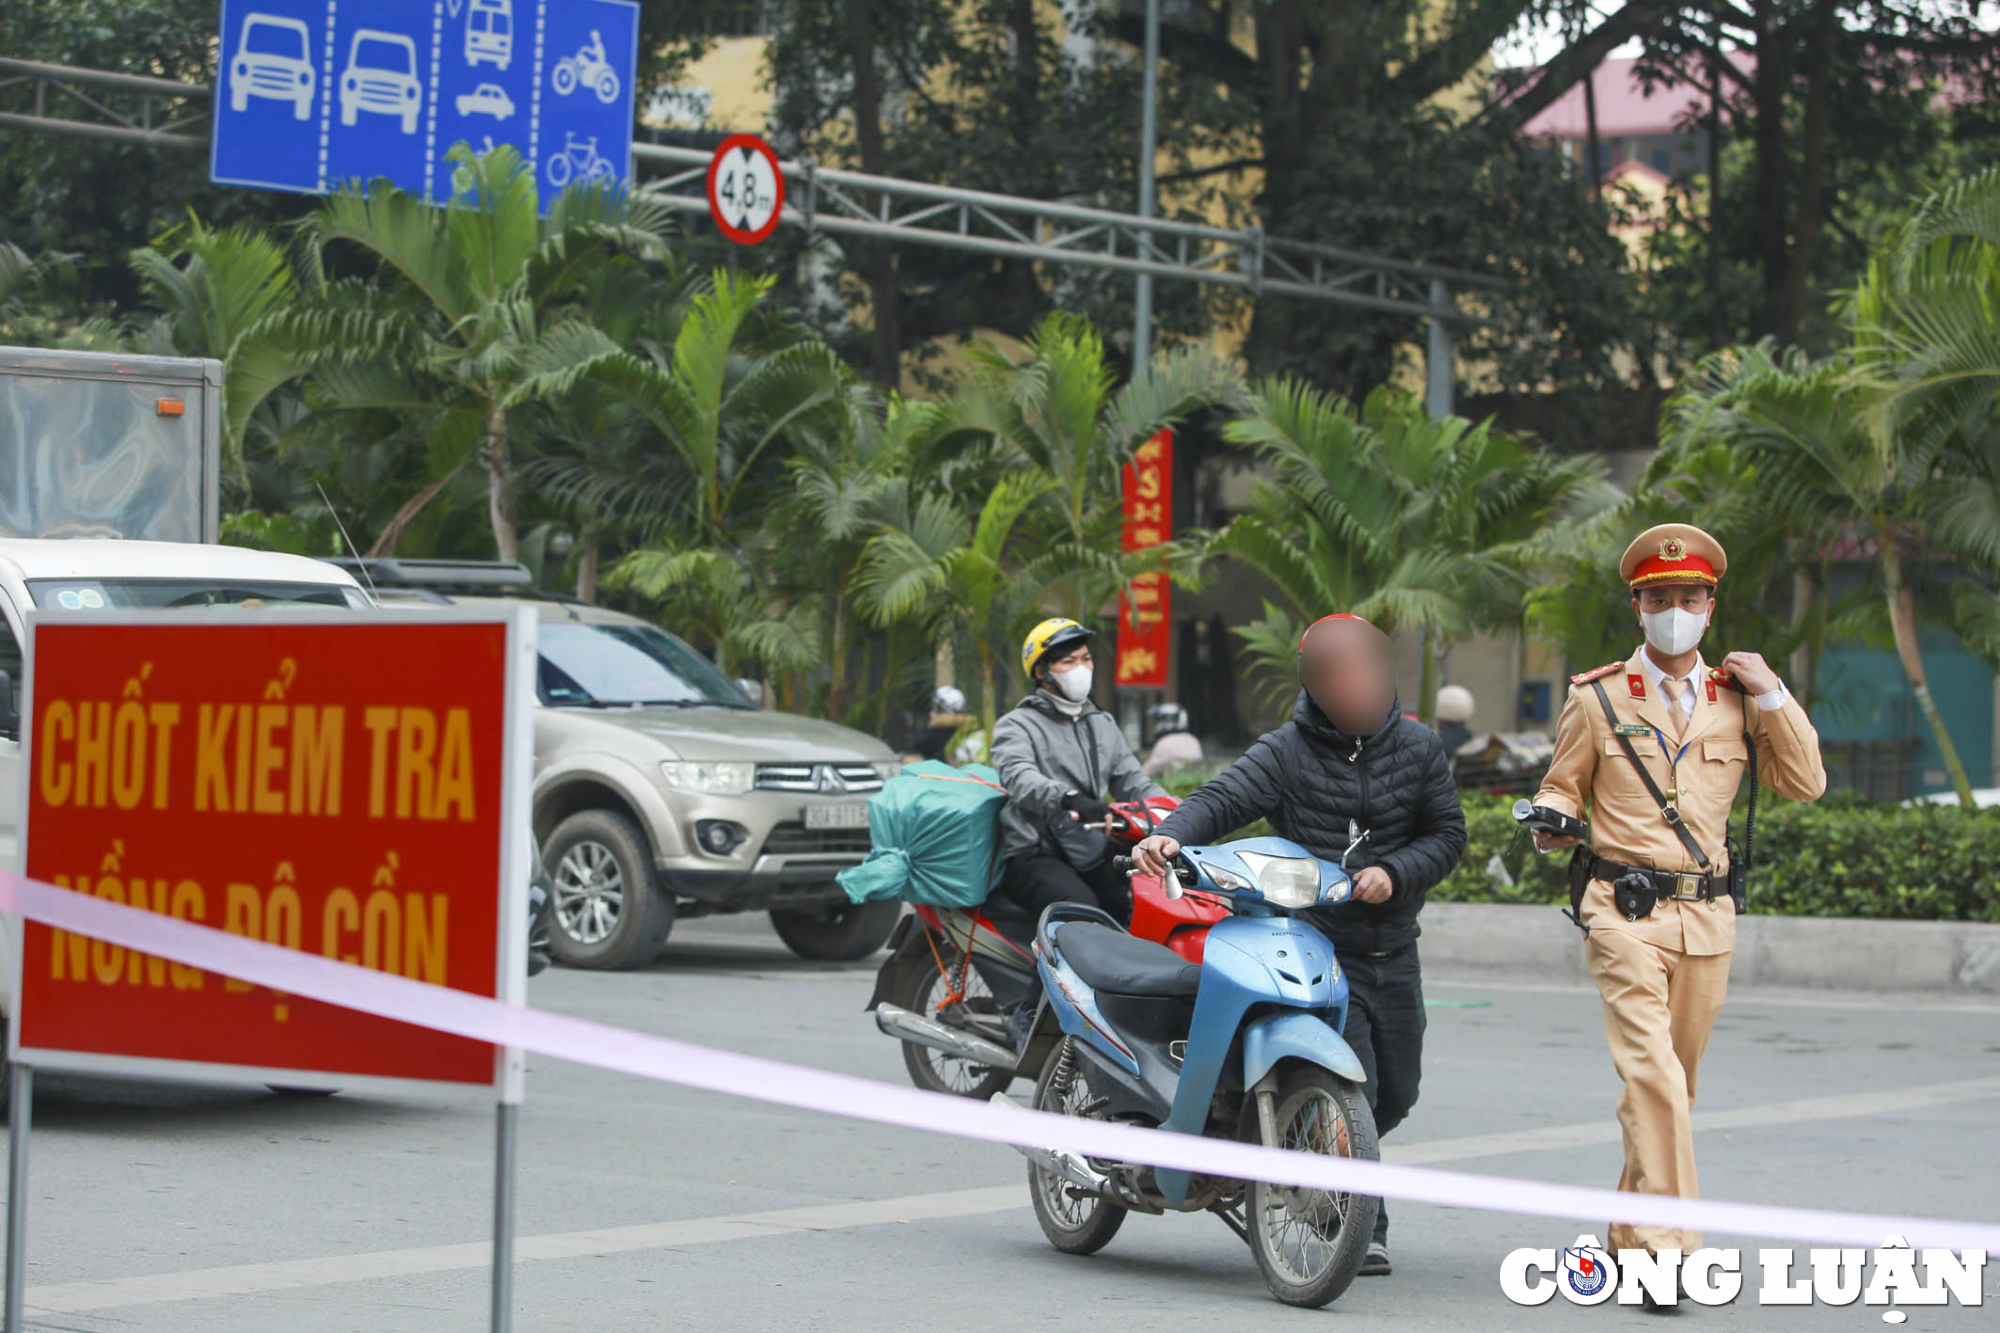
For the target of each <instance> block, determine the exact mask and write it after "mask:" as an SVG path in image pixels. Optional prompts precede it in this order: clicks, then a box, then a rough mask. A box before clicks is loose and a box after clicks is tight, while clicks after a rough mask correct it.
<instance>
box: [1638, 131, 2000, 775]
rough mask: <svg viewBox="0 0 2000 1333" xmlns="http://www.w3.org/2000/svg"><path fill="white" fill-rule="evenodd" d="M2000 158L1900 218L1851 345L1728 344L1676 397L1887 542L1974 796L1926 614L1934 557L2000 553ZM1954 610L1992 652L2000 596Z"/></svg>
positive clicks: (1900, 601) (1979, 557)
mask: <svg viewBox="0 0 2000 1333" xmlns="http://www.w3.org/2000/svg"><path fill="white" fill-rule="evenodd" d="M1996 308H2000V171H1995V170H1988V171H1985V172H1982V173H1980V174H1979V175H1977V176H1973V177H1971V178H1969V179H1967V180H1965V181H1962V182H1960V183H1959V184H1957V185H1954V186H1951V187H1950V188H1947V189H1944V190H1940V191H1937V192H1935V193H1933V194H1932V195H1931V196H1929V197H1928V198H1927V199H1925V200H1924V201H1923V202H1922V203H1921V204H1919V205H1918V206H1917V208H1916V209H1915V210H1913V212H1912V214H1911V216H1910V217H1909V218H1908V219H1907V220H1906V221H1905V222H1904V223H1903V224H1902V225H1901V226H1899V227H1897V228H1894V229H1893V230H1892V231H1891V232H1890V233H1889V235H1888V236H1887V237H1886V238H1885V239H1884V240H1883V242H1882V244H1881V245H1880V246H1879V247H1878V248H1877V250H1876V253H1875V255H1874V256H1873V257H1872V258H1871V259H1870V261H1869V265H1868V268H1867V270H1866V271H1865V272H1864V273H1863V274H1862V275H1861V279H1860V282H1859V283H1858V284H1857V286H1856V288H1855V291H1854V294H1853V296H1852V297H1851V298H1850V300H1849V302H1848V306H1847V313H1848V317H1849V321H1850V326H1851V329H1852V333H1853V344H1852V346H1851V347H1850V348H1849V349H1847V350H1846V351H1845V352H1843V353H1841V354H1839V355H1837V356H1834V357H1829V358H1827V359H1826V360H1823V361H1819V362H1813V361H1811V360H1809V359H1808V358H1807V357H1806V356H1805V355H1804V354H1803V353H1800V352H1797V351H1792V352H1788V353H1785V354H1782V355H1781V354H1779V353H1778V352H1776V351H1775V350H1774V349H1773V348H1772V347H1771V346H1770V345H1768V344H1759V345H1758V346H1756V347H1750V348H1734V349H1730V350H1728V351H1724V352H1720V353H1717V354H1716V355H1715V356H1713V357H1711V358H1709V359H1708V360H1707V361H1706V362H1704V363H1703V365H1702V367H1701V368H1700V370H1699V372H1698V373H1697V375H1696V376H1694V377H1693V378H1692V379H1691V381H1690V383H1689V385H1688V386H1687V387H1686V388H1685V389H1683V391H1682V392H1681V394H1680V395H1679V396H1678V397H1677V399H1676V402H1675V404H1674V405H1673V408H1672V413H1673V416H1674V417H1675V418H1676V419H1678V421H1679V423H1680V429H1681V431H1682V433H1684V434H1687V435H1692V436H1711V437H1714V438H1718V439H1723V440H1726V441H1728V442H1729V443H1730V444H1731V445H1732V446H1734V447H1735V448H1738V449H1740V450H1742V451H1743V452H1744V453H1745V455H1746V457H1747V458H1748V459H1749V460H1750V461H1751V462H1752V463H1753V465H1754V466H1755V467H1756V470H1757V484H1758V486H1759V488H1760V489H1761V490H1762V491H1764V492H1765V493H1766V494H1767V495H1769V496H1770V497H1771V499H1772V501H1773V502H1774V503H1775V504H1777V505H1778V506H1780V507H1781V508H1782V510H1783V511H1784V512H1786V513H1787V514H1790V515H1792V516H1795V517H1798V518H1801V519H1804V520H1808V521H1811V522H1814V523H1817V524H1819V525H1821V526H1822V528H1823V529H1827V530H1832V531H1835V532H1838V533H1840V534H1842V535H1844V536H1845V537H1847V538H1848V539H1850V540H1852V541H1853V542H1855V543H1856V544H1858V545H1859V546H1860V547H1861V549H1862V550H1864V551H1866V552H1867V553H1868V554H1869V555H1872V556H1873V558H1874V561H1875V572H1876V574H1877V576H1878V578H1879V580H1880V582H1879V590H1880V593H1881V597H1882V603H1881V605H1882V613H1883V616H1884V618H1885V619H1886V620H1887V622H1888V626H1889V630H1890V635H1891V638H1892V639H1893V641H1894V643H1895V647H1896V653H1897V656H1898V658H1899V659H1900V661H1901V663H1902V667H1903V673H1904V675H1905V676H1906V677H1907V678H1908V680H1909V682H1910V689H1911V692H1912V693H1913V694H1914V695H1915V696H1916V700H1917V707H1918V708H1919V710H1920V711H1921V712H1922V713H1923V716H1924V721H1925V723H1926V724H1927V725H1928V726H1929V728H1930V732H1931V738H1932V742H1933V743H1934V744H1935V745H1936V747H1937V751H1938V755H1939V757H1940V758H1941V759H1942V760H1943V762H1944V766H1945V771H1946V773H1947V774H1948V775H1949V776H1950V779H1951V785H1952V787H1953V789H1954V790H1955V791H1956V792H1957V793H1958V798H1959V801H1960V802H1961V803H1962V804H1964V805H1967V806H1970V805H1971V803H1972V784H1971V780H1970V778H1969V777H1968V775H1967V773H1966V771H1965V765H1964V763H1963V762H1962V761H1961V760H1960V758H1959V755H1958V749H1957V747H1956V746H1955V745H1954V744H1953V743H1952V739H1951V734H1950V731H1949V729H1948V728H1947V727H1946V725H1945V720H1944V716H1943V714H1942V712H1941V710H1940V709H1939V708H1938V705H1937V701H1936V699H1935V698H1933V697H1932V694H1931V689H1930V677H1929V672H1928V670H1927V669H1926V667H1925V664H1924V655H1923V648H1922V644H1921V641H1920V638H1919V635H1918V621H1919V616H1920V611H1921V610H1922V604H1921V602H1920V598H1919V592H1920V590H1921V585H1922V584H1923V583H1924V581H1925V580H1924V578H1923V575H1924V573H1925V572H1926V571H1925V569H1924V567H1923V565H1922V564H1921V563H1919V561H1920V560H1921V558H1923V557H1933V558H1934V557H1937V556H1947V557H1957V558H1958V559H1960V560H1962V561H1964V562H1966V563H1967V564H1969V565H1971V566H1972V567H1973V568H1976V569H1985V570H1991V569H1993V568H1994V567H1995V566H1996V564H2000V417H1996V411H1995V409H1996V404H2000V322H1996V320H1995V318H1994V313H1993V312H1994V310H1995V309H1996ZM1951 600H1952V602H1953V603H1954V604H1953V606H1952V607H1951V610H1950V611H1949V612H1947V615H1948V616H1949V617H1950V618H1951V619H1952V620H1953V621H1954V622H1955V624H1956V627H1957V628H1959V629H1960V631H1961V633H1962V635H1963V636H1964V637H1966V639H1967V640H1968V642H1969V643H1970V645H1971V646H1972V647H1973V648H1974V649H1975V651H1981V650H1989V651H1990V650H1991V648H1992V647H1993V644H1994V635H1993V633H1992V626H1993V624H1994V623H1995V620H1996V617H1995V616H1994V614H1993V612H1994V610H1995V598H1994V596H1993V594H1992V591H1991V589H1990V587H1988V586H1987V585H1986V584H1985V583H1984V582H1983V581H1981V582H1979V583H1978V585H1977V586H1971V587H1961V588H1959V589H1957V590H1955V596H1953V598H1952V599H1951Z"/></svg>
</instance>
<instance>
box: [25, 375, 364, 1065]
mask: <svg viewBox="0 0 2000 1333" xmlns="http://www.w3.org/2000/svg"><path fill="white" fill-rule="evenodd" d="M221 425H222V364H221V363H220V362H218V361H209V360H199V359H193V358H183V357H146V356H122V355H116V354H106V353H100V352H56V351H46V350H36V349H29V348H19V347H4V348H0V621H4V628H0V856H4V857H5V861H4V862H0V864H6V865H8V866H11V867H13V868H14V869H16V870H18V869H19V868H20V864H21V863H20V827H19V821H20V806H21V801H20V796H21V718H20V714H19V710H18V705H17V703H16V699H17V698H18V691H17V687H18V684H19V682H20V680H21V668H22V658H21V644H22V642H23V641H24V638H25V628H26V624H27V618H28V617H29V616H30V615H40V616H60V615H63V614H66V613H69V612H74V611H98V610H109V609H131V608H142V607H157V608H162V609H171V608H178V607H228V606H249V605H259V606H269V605H272V604H274V603H275V604H293V605H300V604H304V605H325V606H345V607H353V608H357V609H360V608H366V607H368V606H369V605H371V603H370V601H369V598H368V596H367V594H366V593H364V592H363V591H362V589H361V586H360V585H359V584H357V583H356V582H355V581H354V578H353V576H352V575H350V574H348V573H347V572H346V571H345V570H342V569H339V568H336V567H335V566H333V565H329V564H327V563H325V562H323V561H319V560H308V559H306V558H304V557H303V556H294V555H280V554H277V553H274V552H270V551H253V550H246V549H244V548H242V547H235V546H219V545H215V544H214V543H215V541H216V535H217V530H218V528H219V525H220V521H221V511H220V506H219V503H218V499H219V485H218V482H219V467H220V462H221V449H220V444H221ZM13 966H14V963H13V932H12V931H11V930H0V1014H4V1013H5V1010H6V1007H7V1006H8V1005H9V1004H10V1003H11V987H12V978H13ZM5 1087H6V1084H5V1081H4V1080H0V1098H4V1096H5V1091H4V1089H5Z"/></svg>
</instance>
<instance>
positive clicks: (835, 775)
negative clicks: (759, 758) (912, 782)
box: [757, 764, 882, 796]
mask: <svg viewBox="0 0 2000 1333" xmlns="http://www.w3.org/2000/svg"><path fill="white" fill-rule="evenodd" d="M757 790H758V791H802V792H816V793H819V794H821V795H825V796H839V795H841V794H843V793H846V792H854V793H857V794H861V793H867V792H871V791H880V790H882V775H881V774H880V773H877V772H876V771H875V766H874V765H873V764H759V765H757Z"/></svg>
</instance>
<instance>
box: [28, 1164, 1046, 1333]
mask: <svg viewBox="0 0 2000 1333" xmlns="http://www.w3.org/2000/svg"><path fill="white" fill-rule="evenodd" d="M1027 1204H1028V1198H1027V1188H1026V1185H1025V1183H1023V1184H1016V1185H995V1186H989V1187H987V1188H985V1189H973V1190H952V1191H950V1192H948V1193H944V1194H913V1195H909V1196H907V1197H904V1198H900V1199H864V1200H858V1201H856V1202H853V1203H832V1204H818V1205H815V1206H812V1207H809V1208H781V1209H778V1210H777V1211H775V1212H768V1213H738V1214H734V1215H731V1216H726V1217H697V1218H690V1219H688V1220H687V1221H683V1222H648V1223H643V1224H641V1225H638V1226H629V1227H600V1228H596V1229H593V1230H590V1231H561V1232H554V1233H551V1234H548V1235H541V1236H522V1237H520V1238H519V1239H517V1240H516V1241H515V1243H514V1261H515V1262H516V1263H522V1262H525V1261H527V1260H531V1259H581V1258H587V1257H594V1256H597V1255H605V1254H624V1253H628V1252H630V1251H633V1250H659V1249H667V1248H669V1247H677V1246H684V1245H709V1244H713V1243H715V1242H718V1241H730V1240H748V1239H751V1238H753V1237H759V1236H788V1235H796V1234H798V1233H800V1232H805V1231H842V1230H846V1229H848V1228H851V1227H869V1226H881V1225H884V1224H888V1223H895V1222H918V1221H929V1220H931V1219H934V1218H941V1217H969V1216H975V1215H977V1214H980V1213H997V1212H1004V1211H1007V1210H1008V1209H1013V1208H1025V1207H1026V1206H1027ZM492 1257H493V1246H492V1244H491V1243H490V1242H487V1241H479V1242H477V1243H474V1244H470V1245H426V1246H421V1247H419V1248H416V1249H409V1250H378V1251H376V1252H374V1253H372V1254H341V1255H332V1256H329V1257H327V1258H322V1259H284V1260H279V1261H277V1262H274V1263H264V1264H239V1265H236V1266H234V1267H230V1268H202V1269H195V1270H192V1271H189V1272H182V1273H159V1274H155V1275H152V1276H146V1277H120V1278H103V1279H99V1280H97V1281H93V1282H65V1283H60V1284H54V1285H50V1286H40V1287H30V1288H28V1291H27V1294H26V1300H27V1305H28V1308H29V1309H30V1310H31V1311H33V1312H35V1313H37V1314H79V1313H82V1312H84V1311H87V1310H113V1309H119V1308H121V1307H125V1306H132V1305H161V1304H166V1303H169V1302H176V1301H200V1300H210V1299H213V1298H215V1297H219V1296H253V1295H257V1294H260V1293H263V1292H272V1291H293V1290H297V1289H300V1288H305V1287H324V1286H330V1285H332V1284H334V1283H338V1282H359V1281H363V1280H366V1279H369V1278H385V1277H410V1276H414V1275H417V1274H423V1273H448V1272H457V1271H461V1270H464V1269H468V1268H484V1267H486V1265H487V1263H488V1262H489V1261H490V1260H491V1259H492Z"/></svg>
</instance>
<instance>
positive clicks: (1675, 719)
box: [1660, 677, 1687, 740]
mask: <svg viewBox="0 0 2000 1333" xmlns="http://www.w3.org/2000/svg"><path fill="white" fill-rule="evenodd" d="M1660 697H1661V698H1663V699H1665V700H1666V701H1667V725H1668V726H1670V727H1671V728H1673V733H1674V739H1675V740H1679V739H1680V738H1681V736H1682V734H1683V733H1685V732H1686V731H1687V713H1686V712H1684V711H1683V710H1682V708H1681V691H1680V682H1679V681H1677V680H1667V679H1666V678H1665V677H1662V678H1661V680H1660Z"/></svg>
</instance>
